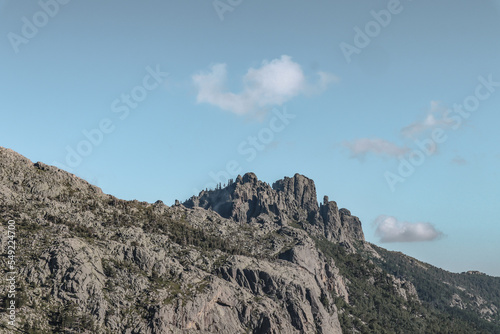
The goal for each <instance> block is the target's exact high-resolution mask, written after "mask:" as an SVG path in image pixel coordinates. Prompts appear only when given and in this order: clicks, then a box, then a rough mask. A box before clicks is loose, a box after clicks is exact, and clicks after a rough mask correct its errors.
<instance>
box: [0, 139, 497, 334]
mask: <svg viewBox="0 0 500 334" xmlns="http://www.w3.org/2000/svg"><path fill="white" fill-rule="evenodd" d="M0 219H1V221H2V222H3V223H2V224H1V225H0V234H1V235H2V236H5V235H6V229H7V227H6V222H7V221H9V220H14V221H15V224H16V238H17V239H16V241H17V252H18V254H19V256H18V258H17V262H16V266H17V270H18V273H17V276H16V281H17V282H18V285H17V290H16V297H15V302H16V311H17V312H16V322H15V325H14V327H9V326H10V325H8V324H7V323H6V321H5V320H6V319H5V318H4V319H2V323H1V326H0V333H10V331H12V330H13V329H14V330H17V331H18V332H24V333H55V332H65V333H231V334H233V333H343V332H344V333H345V332H347V331H348V332H355V333H356V332H357V333H400V332H411V333H433V332H436V333H438V332H444V331H445V330H451V331H452V332H453V333H485V332H491V333H494V332H495V331H494V330H495V328H497V329H498V328H499V327H498V324H499V320H498V308H497V307H498V305H499V304H500V303H498V302H497V300H496V299H494V298H490V295H489V292H490V291H493V293H496V291H500V287H499V288H497V287H496V285H495V284H497V280H494V279H493V278H490V277H488V276H486V275H484V277H483V275H463V276H460V275H459V277H455V276H453V277H449V276H446V275H447V274H446V273H444V274H443V273H442V272H440V271H436V272H435V274H433V275H434V276H426V275H427V274H426V273H427V272H430V270H433V269H432V268H431V266H429V267H426V268H427V269H425V271H424V269H422V271H418V272H416V271H415V268H416V267H417V266H415V265H414V264H412V263H410V262H409V261H408V260H407V259H406V258H404V257H401V256H399V255H397V254H394V253H391V252H387V251H385V250H383V249H379V248H377V247H375V246H373V245H370V244H369V243H367V242H365V241H364V237H363V232H362V229H361V223H360V222H359V219H357V218H356V217H354V216H352V215H351V214H350V212H349V211H348V210H346V209H340V210H339V209H338V208H337V205H336V203H335V202H332V201H329V200H328V199H327V198H325V200H324V201H323V203H322V204H320V205H318V203H317V199H316V190H315V186H314V182H312V180H310V179H308V178H307V177H305V176H302V175H298V174H296V175H295V176H293V177H292V178H284V179H283V180H280V181H277V182H275V183H274V184H273V186H272V187H271V186H269V185H268V184H266V183H264V182H262V181H259V180H258V179H257V177H256V176H255V175H254V174H252V173H247V174H245V175H243V176H242V177H238V178H237V179H236V180H235V182H233V183H231V184H229V185H228V186H227V187H224V188H222V189H215V190H211V191H205V192H201V193H200V194H199V195H198V196H195V197H192V198H191V199H189V200H188V201H186V202H185V203H183V204H180V203H179V204H177V205H174V206H167V205H165V204H163V203H162V202H160V201H158V202H156V203H146V202H138V201H124V200H120V199H117V198H115V197H113V196H111V195H107V194H104V193H103V192H102V191H101V190H100V189H99V188H97V187H95V186H92V185H90V184H89V183H87V182H86V181H84V180H82V179H79V178H77V177H76V176H74V175H72V174H70V173H67V172H65V171H63V170H60V169H58V168H57V167H53V166H47V165H45V164H43V163H40V162H39V163H32V162H31V161H30V160H29V159H26V158H25V157H22V156H21V155H19V154H18V153H16V152H14V151H12V150H8V149H5V148H0ZM1 246H2V249H3V250H5V249H6V246H7V240H6V239H5V238H4V237H2V239H1ZM7 260H8V258H7V257H1V258H0V265H1V266H2V268H4V272H5V271H6V268H7ZM394 264H397V265H398V267H397V268H403V267H404V268H405V270H404V273H403V274H401V273H400V272H398V271H397V270H399V271H401V270H400V269H397V270H395V267H391V266H392V265H394ZM442 275H444V276H442ZM476 276H477V277H479V278H480V279H482V280H484V281H481V282H479V283H478V284H476V285H474V284H472V283H474V282H472V281H471V280H472V279H476ZM421 277H423V279H425V280H427V281H430V282H437V280H438V279H439V280H446V281H447V282H448V283H449V284H448V285H446V286H445V287H446V288H447V289H448V287H449V289H450V290H449V293H450V296H449V299H444V300H449V303H450V305H452V306H450V307H452V309H453V310H459V311H460V312H462V313H459V315H458V316H457V317H456V318H455V319H453V320H450V318H449V314H451V313H450V311H449V310H448V309H447V308H445V309H439V308H437V307H434V306H432V303H431V302H427V299H426V298H427V295H426V293H427V292H428V290H427V288H425V289H423V288H422V285H420V282H421V281H422V279H421ZM427 281H425V282H427ZM471 282H472V283H471ZM469 283H471V284H469ZM2 284H3V286H2V287H3V288H4V290H3V291H6V290H5V285H6V282H5V280H3V282H2ZM415 284H417V285H415ZM455 285H457V286H458V285H459V286H460V289H458V288H455ZM484 286H487V288H485V289H483V288H482V287H484ZM499 286H500V285H499ZM461 289H463V290H461ZM492 289H493V290H492ZM442 290H444V288H443V289H442ZM447 293H448V290H447ZM436 294H438V292H437V293H436ZM453 294H457V296H458V297H459V298H460V300H459V299H458V298H457V296H454V295H453ZM467 294H469V295H471V296H473V297H469V296H468V295H467ZM0 297H2V304H1V305H2V310H0V312H2V314H6V312H7V305H8V302H10V300H9V297H8V296H7V295H6V294H4V295H2V296H0ZM479 297H480V298H481V299H478V298H479ZM437 298H438V299H440V298H441V296H439V295H437ZM443 298H448V295H446V296H444V297H443ZM478 300H479V301H481V303H482V304H481V306H480V307H478V308H474V302H477V301H478ZM436 305H438V304H436ZM485 309H487V310H489V311H484V312H486V313H484V314H481V312H482V311H481V310H485ZM467 310H471V311H470V312H468V311H467ZM463 312H468V313H463ZM470 317H472V318H470ZM470 319H473V321H471V320H470ZM490 325H491V326H493V327H491V326H490ZM485 328H486V330H487V331H485V330H484V329H485ZM491 328H493V330H491Z"/></svg>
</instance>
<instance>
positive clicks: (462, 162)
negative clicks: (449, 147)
mask: <svg viewBox="0 0 500 334" xmlns="http://www.w3.org/2000/svg"><path fill="white" fill-rule="evenodd" d="M451 162H452V163H453V164H455V165H459V166H463V165H466V164H467V160H465V159H464V158H462V157H459V156H456V157H455V158H453V159H452V160H451Z"/></svg>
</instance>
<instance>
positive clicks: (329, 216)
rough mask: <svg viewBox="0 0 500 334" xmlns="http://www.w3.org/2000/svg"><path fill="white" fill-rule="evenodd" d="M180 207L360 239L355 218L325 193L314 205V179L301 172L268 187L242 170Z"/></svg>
mask: <svg viewBox="0 0 500 334" xmlns="http://www.w3.org/2000/svg"><path fill="white" fill-rule="evenodd" d="M184 206H186V207H188V208H193V207H201V208H204V209H211V210H213V211H215V212H217V213H218V214H219V215H221V216H222V217H224V218H230V219H232V220H234V221H235V222H238V223H253V222H257V223H274V224H278V225H290V224H299V225H300V226H302V227H303V228H304V229H305V230H306V231H308V232H311V233H314V234H320V235H323V236H325V237H326V238H327V239H329V240H332V241H337V242H342V243H345V244H347V245H352V242H353V241H354V240H364V236H363V231H362V229H361V223H360V222H359V219H358V218H357V217H353V216H351V214H350V212H349V211H348V210H346V209H341V210H340V211H339V210H338V207H337V203H335V202H333V201H329V199H328V196H325V197H324V199H323V203H322V204H321V206H318V201H317V195H316V186H315V184H314V181H313V180H311V179H309V178H308V177H306V176H304V175H301V174H295V175H294V176H293V177H285V178H283V179H281V180H278V181H276V182H274V183H273V185H272V187H271V186H270V185H269V184H267V183H266V182H263V181H260V180H259V179H258V178H257V176H256V175H255V174H254V173H246V174H245V175H243V176H238V177H237V178H236V180H235V182H230V184H229V185H227V186H226V187H224V188H222V189H215V190H209V191H202V192H201V193H200V194H199V195H198V196H193V197H191V198H190V199H189V200H187V201H186V202H184ZM346 224H353V226H347V225H346Z"/></svg>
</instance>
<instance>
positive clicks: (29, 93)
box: [0, 0, 500, 276]
mask: <svg viewBox="0 0 500 334" xmlns="http://www.w3.org/2000/svg"><path fill="white" fill-rule="evenodd" d="M499 11H500V4H499V3H498V2H497V1H480V2H479V1H460V0H458V1H457V0H454V1H451V0H445V1H439V2H438V3H436V2H435V1H410V0H401V1H396V0H391V1H357V2H352V1H329V2H328V1H315V2H306V1H296V0H287V1H284V0H277V1H262V0H254V1H248V0H231V1H229V0H222V1H193V0H185V1H177V2H166V1H159V0H158V1H141V2H139V1H124V0H120V1H117V0H109V1H106V2H102V1H96V0H88V1H85V2H82V1H69V0H42V1H30V2H28V1H24V2H21V1H14V0H10V1H9V0H0V33H1V36H3V37H2V38H1V39H0V68H1V74H2V75H1V77H0V92H1V99H2V122H1V123H0V126H1V128H0V145H1V146H4V147H9V148H12V149H14V150H16V151H18V152H19V153H21V154H23V155H25V156H27V157H28V158H30V159H31V160H33V161H44V162H46V163H49V164H55V165H57V166H59V167H61V168H65V169H68V170H69V171H71V172H72V173H74V174H76V175H78V176H80V177H83V178H85V179H86V180H88V181H89V182H91V183H93V184H96V185H98V186H99V187H101V188H102V189H103V190H104V191H105V192H107V193H110V194H113V195H115V196H118V197H120V198H124V199H138V200H141V201H149V202H154V201H156V200H158V199H160V200H163V201H164V202H165V203H167V204H172V203H173V202H174V200H175V199H179V200H185V199H187V198H189V197H190V196H191V195H193V194H195V193H196V192H197V191H199V190H201V189H204V188H206V187H211V186H213V184H214V182H216V181H217V182H219V181H220V182H224V181H225V180H226V178H227V176H230V177H233V178H234V177H235V176H236V173H238V172H239V173H245V172H248V171H253V172H255V173H256V174H257V176H258V177H259V178H260V179H262V180H264V181H267V182H273V181H275V180H277V179H280V178H282V177H284V176H292V175H293V174H295V173H297V172H298V173H301V174H304V175H306V176H308V177H310V178H312V179H314V180H315V182H316V186H317V190H318V197H319V199H322V196H323V195H328V196H329V197H330V199H331V200H335V201H337V203H338V204H339V206H340V207H346V208H348V209H350V210H351V211H352V213H353V214H355V215H357V216H359V217H360V218H361V220H362V222H363V228H364V231H365V236H366V239H367V240H368V241H371V242H374V243H376V244H378V245H381V246H383V247H385V248H388V249H391V250H398V251H402V252H404V253H407V254H409V255H411V256H414V257H417V258H418V259H421V260H423V261H426V262H429V263H431V264H434V265H437V266H440V267H443V268H445V269H448V270H451V271H456V272H461V271H465V270H481V271H484V272H486V273H489V274H492V275H497V276H500V261H498V254H500V243H498V239H499V236H500V221H499V218H498V217H500V205H498V200H499V199H500V178H499V176H498V175H499V174H498V169H499V167H500V148H499V146H498V143H499V139H500V135H499V131H498V124H499V121H500V116H499V113H498V109H499V106H500V43H498V37H499V33H500V20H499Z"/></svg>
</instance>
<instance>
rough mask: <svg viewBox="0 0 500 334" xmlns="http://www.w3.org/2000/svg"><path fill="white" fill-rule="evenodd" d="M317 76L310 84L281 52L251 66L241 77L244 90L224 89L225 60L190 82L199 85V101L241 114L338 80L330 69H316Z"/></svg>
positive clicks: (278, 103) (260, 110)
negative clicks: (253, 66)
mask: <svg viewBox="0 0 500 334" xmlns="http://www.w3.org/2000/svg"><path fill="white" fill-rule="evenodd" d="M318 76H319V80H318V82H317V83H316V84H315V85H310V84H309V83H308V82H307V80H306V78H305V76H304V72H303V71H302V68H301V67H300V65H299V64H297V63H295V62H293V61H292V59H291V58H290V57H289V56H286V55H283V56H281V58H279V59H273V60H272V61H270V62H268V61H263V62H262V66H261V67H260V68H257V69H254V68H250V69H249V70H248V71H247V73H246V74H245V76H244V77H243V90H242V91H241V92H240V93H237V94H236V93H232V92H229V91H227V90H226V87H225V83H226V80H227V69H226V64H215V65H213V66H211V68H210V71H209V72H204V73H199V74H196V75H194V76H193V82H194V84H195V85H196V87H197V89H198V96H197V102H198V103H208V104H212V105H215V106H217V107H219V108H221V109H224V110H227V111H231V112H233V113H236V114H239V115H243V114H249V113H259V112H262V110H263V109H270V108H271V107H273V106H280V105H282V104H283V103H285V102H287V101H289V100H290V99H292V98H293V97H295V96H297V95H299V94H302V93H305V94H310V93H319V92H322V91H324V90H325V89H326V88H327V86H328V85H329V84H330V83H332V82H335V81H338V78H337V77H335V76H334V75H332V74H329V73H325V72H318Z"/></svg>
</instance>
